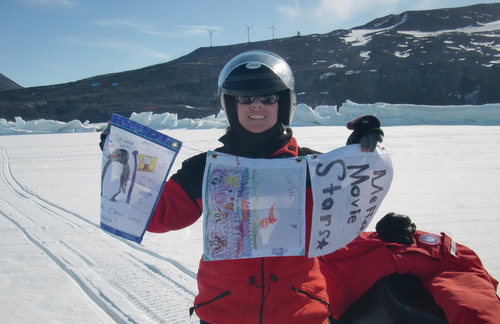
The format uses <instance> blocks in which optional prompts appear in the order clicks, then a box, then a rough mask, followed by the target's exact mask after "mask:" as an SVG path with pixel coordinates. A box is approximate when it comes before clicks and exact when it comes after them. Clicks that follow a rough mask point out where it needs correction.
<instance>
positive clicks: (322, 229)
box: [307, 144, 393, 257]
mask: <svg viewBox="0 0 500 324" xmlns="http://www.w3.org/2000/svg"><path fill="white" fill-rule="evenodd" d="M307 161H308V165H309V175H310V177H311V186H312V192H313V220H312V228H311V238H310V244H309V251H308V255H309V256H310V257H314V256H318V255H324V254H328V253H331V252H333V251H335V250H337V249H339V248H341V247H343V246H345V245H346V244H348V243H349V242H351V241H352V240H353V239H354V238H356V237H357V236H358V235H359V234H360V233H361V232H363V231H364V230H365V229H366V227H367V226H368V224H369V223H370V222H371V220H372V219H373V216H374V215H375V213H376V212H377V209H378V207H379V206H380V204H381V203H382V200H383V199H384V197H385V195H386V194H387V192H388V191H389V187H390V185H391V182H392V174H393V173H392V162H391V157H390V155H389V153H388V152H387V151H386V150H385V149H384V148H383V147H380V146H379V147H377V149H376V150H375V151H374V152H370V153H366V152H361V147H360V145H359V144H354V145H348V146H345V147H342V148H339V149H336V150H333V151H330V152H328V153H325V154H317V155H308V156H307Z"/></svg>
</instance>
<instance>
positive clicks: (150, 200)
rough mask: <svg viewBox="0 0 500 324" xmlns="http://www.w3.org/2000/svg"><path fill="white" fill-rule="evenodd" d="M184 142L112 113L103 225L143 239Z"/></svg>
mask: <svg viewBox="0 0 500 324" xmlns="http://www.w3.org/2000/svg"><path fill="white" fill-rule="evenodd" d="M181 145H182V142H180V141H178V140H176V139H173V138H171V137H169V136H167V135H164V134H162V133H159V132H157V131H155V130H153V129H151V128H148V127H146V126H144V125H141V124H138V123H136V122H134V121H132V120H130V119H127V118H124V117H121V116H118V115H113V116H112V119H111V129H110V133H109V135H108V138H107V140H106V144H105V145H104V150H103V155H102V172H101V228H102V229H104V230H106V231H108V232H111V233H113V234H115V235H118V236H121V237H124V238H126V239H129V240H132V241H135V242H138V243H140V242H141V241H142V238H143V236H144V232H145V231H146V227H147V225H148V223H149V220H150V218H151V216H152V215H153V210H154V207H155V205H156V203H157V201H158V198H159V195H160V193H161V190H162V188H163V185H164V183H165V181H166V179H167V176H168V173H169V171H170V168H171V167H172V164H173V162H174V160H175V158H176V156H177V153H178V152H179V150H180V148H181Z"/></svg>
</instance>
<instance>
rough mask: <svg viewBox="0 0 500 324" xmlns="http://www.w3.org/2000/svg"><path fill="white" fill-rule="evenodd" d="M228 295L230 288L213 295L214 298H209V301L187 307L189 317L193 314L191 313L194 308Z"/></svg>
mask: <svg viewBox="0 0 500 324" xmlns="http://www.w3.org/2000/svg"><path fill="white" fill-rule="evenodd" d="M228 295H231V290H226V291H225V292H223V293H222V294H220V295H218V296H215V297H214V298H212V299H210V300H209V301H206V302H204V303H199V304H196V305H194V306H193V307H191V308H189V317H191V316H193V313H194V310H195V309H196V308H199V307H201V306H205V305H207V304H210V303H211V302H214V301H216V300H219V299H221V298H224V297H226V296H228Z"/></svg>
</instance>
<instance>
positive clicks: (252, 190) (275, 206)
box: [203, 151, 306, 260]
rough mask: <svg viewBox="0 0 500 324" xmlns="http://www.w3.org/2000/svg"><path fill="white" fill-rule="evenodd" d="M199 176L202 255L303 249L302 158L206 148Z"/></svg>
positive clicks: (249, 254)
mask: <svg viewBox="0 0 500 324" xmlns="http://www.w3.org/2000/svg"><path fill="white" fill-rule="evenodd" d="M203 180H204V181H203V188H204V190H203V211H204V212H203V213H204V215H203V216H204V218H203V220H204V224H203V229H204V253H203V256H204V259H205V260H223V259H240V258H256V257H263V256H290V255H304V254H305V185H304V184H305V183H306V159H305V157H299V158H283V159H248V158H242V157H238V156H233V155H228V154H223V153H218V152H211V151H209V152H208V153H207V164H206V168H205V175H204V179H203Z"/></svg>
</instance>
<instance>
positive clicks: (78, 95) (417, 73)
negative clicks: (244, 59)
mask: <svg viewBox="0 0 500 324" xmlns="http://www.w3.org/2000/svg"><path fill="white" fill-rule="evenodd" d="M250 49H264V50H270V51H273V52H276V53H278V54H279V55H281V56H283V57H284V58H286V60H287V61H288V62H289V64H290V66H291V67H292V69H293V70H294V72H295V78H296V91H297V94H298V102H299V103H306V104H308V105H310V106H311V107H315V106H317V105H322V104H325V105H341V104H342V103H343V102H345V101H346V100H352V101H354V102H358V103H373V102H386V103H411V104H422V105H423V104H425V105H461V104H477V105H479V104H485V103H498V102H500V91H499V90H498V89H499V85H500V3H496V4H479V5H474V6H469V7H462V8H449V9H439V10H429V11H407V12H403V13H401V14H399V15H390V16H386V17H383V18H379V19H376V20H374V21H372V22H370V23H368V24H366V25H364V26H360V27H356V28H353V29H350V30H336V31H333V32H331V33H327V34H314V35H307V36H295V37H289V38H282V39H275V40H269V41H262V42H252V43H245V44H236V45H230V46H219V47H206V48H199V49H197V50H195V51H194V52H192V53H190V54H188V55H186V56H183V57H180V58H178V59H176V60H173V61H170V62H167V63H163V64H158V65H154V66H149V67H145V68H142V69H138V70H133V71H127V72H121V73H113V74H106V75H100V76H96V77H93V78H88V79H84V80H80V81H76V82H71V83H66V84H58V85H53V86H44V87H32V88H25V89H17V90H9V91H2V92H0V118H6V119H8V120H12V119H13V118H14V117H15V116H21V117H22V118H24V119H25V120H31V119H39V118H46V119H57V120H61V121H69V120H72V119H79V120H90V121H91V122H101V121H106V120H108V119H109V117H110V114H111V113H118V114H122V115H124V116H127V117H128V116H129V115H130V113H131V112H141V111H155V112H157V113H162V112H171V113H177V114H178V115H179V117H180V118H199V117H205V116H208V115H211V114H215V113H216V112H218V111H219V110H220V104H219V102H218V98H217V78H218V74H219V72H220V70H221V68H222V67H223V66H224V64H225V63H226V62H227V61H228V60H229V59H230V58H231V57H233V56H235V55H236V54H238V53H240V52H243V51H245V50H250Z"/></svg>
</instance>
